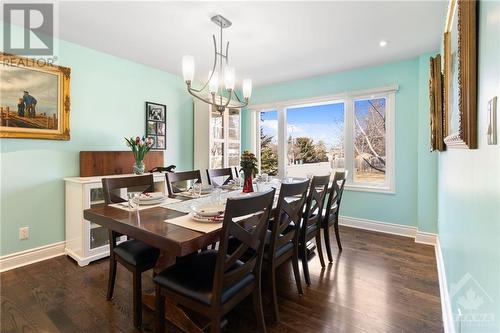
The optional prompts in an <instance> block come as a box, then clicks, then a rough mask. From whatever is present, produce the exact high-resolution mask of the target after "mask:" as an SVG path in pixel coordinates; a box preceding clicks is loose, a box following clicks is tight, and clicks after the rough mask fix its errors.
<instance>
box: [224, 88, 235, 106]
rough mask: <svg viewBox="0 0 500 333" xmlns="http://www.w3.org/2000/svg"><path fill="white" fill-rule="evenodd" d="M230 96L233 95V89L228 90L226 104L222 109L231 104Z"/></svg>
mask: <svg viewBox="0 0 500 333" xmlns="http://www.w3.org/2000/svg"><path fill="white" fill-rule="evenodd" d="M232 95H233V89H229V96H227V101H226V104H225V105H224V108H226V107H227V106H228V105H229V102H231V97H232Z"/></svg>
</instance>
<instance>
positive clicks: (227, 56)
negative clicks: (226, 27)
mask: <svg viewBox="0 0 500 333" xmlns="http://www.w3.org/2000/svg"><path fill="white" fill-rule="evenodd" d="M226 65H228V66H229V41H228V42H227V45H226Z"/></svg>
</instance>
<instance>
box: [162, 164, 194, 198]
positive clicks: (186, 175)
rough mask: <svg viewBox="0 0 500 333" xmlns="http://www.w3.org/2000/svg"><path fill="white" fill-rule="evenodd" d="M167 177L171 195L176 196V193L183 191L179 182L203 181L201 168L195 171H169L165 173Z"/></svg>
mask: <svg viewBox="0 0 500 333" xmlns="http://www.w3.org/2000/svg"><path fill="white" fill-rule="evenodd" d="M165 179H166V181H167V190H168V195H169V196H170V197H172V196H174V195H175V193H179V192H182V191H183V189H181V188H179V187H177V186H176V184H175V183H177V182H184V181H188V180H193V181H194V182H193V183H201V173H200V170H194V171H184V172H167V173H166V174H165Z"/></svg>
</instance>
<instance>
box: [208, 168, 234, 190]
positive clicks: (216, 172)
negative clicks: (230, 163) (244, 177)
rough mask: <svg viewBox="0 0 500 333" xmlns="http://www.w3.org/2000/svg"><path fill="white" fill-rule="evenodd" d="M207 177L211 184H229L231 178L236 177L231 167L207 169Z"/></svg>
mask: <svg viewBox="0 0 500 333" xmlns="http://www.w3.org/2000/svg"><path fill="white" fill-rule="evenodd" d="M207 179H208V184H210V185H215V186H221V185H227V184H228V183H229V181H230V180H233V179H234V178H233V170H232V169H231V168H223V169H207Z"/></svg>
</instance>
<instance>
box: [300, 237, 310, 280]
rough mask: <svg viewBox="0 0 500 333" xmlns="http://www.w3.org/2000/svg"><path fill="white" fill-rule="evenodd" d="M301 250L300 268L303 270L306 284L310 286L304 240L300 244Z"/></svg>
mask: <svg viewBox="0 0 500 333" xmlns="http://www.w3.org/2000/svg"><path fill="white" fill-rule="evenodd" d="M301 250H302V270H303V271H304V279H305V280H306V284H307V285H308V286H310V285H311V277H310V276H309V265H308V262H307V245H306V242H305V240H304V242H303V243H302V245H301Z"/></svg>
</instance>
